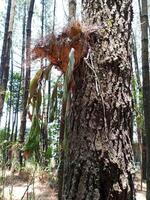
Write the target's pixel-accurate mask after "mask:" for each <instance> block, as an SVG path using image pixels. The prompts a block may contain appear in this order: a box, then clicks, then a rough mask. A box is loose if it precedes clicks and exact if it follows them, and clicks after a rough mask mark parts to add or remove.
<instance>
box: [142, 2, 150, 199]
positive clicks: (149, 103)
mask: <svg viewBox="0 0 150 200" xmlns="http://www.w3.org/2000/svg"><path fill="white" fill-rule="evenodd" d="M141 31H142V76H143V106H144V131H145V135H146V141H147V143H146V148H147V166H146V167H147V170H146V171H147V173H146V174H147V177H146V179H147V200H150V77H149V76H150V75H149V60H148V59H149V56H148V5H147V0H142V8H141Z"/></svg>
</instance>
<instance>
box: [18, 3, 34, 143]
mask: <svg viewBox="0 0 150 200" xmlns="http://www.w3.org/2000/svg"><path fill="white" fill-rule="evenodd" d="M34 2H35V0H31V1H30V6H29V11H28V19H27V26H26V75H25V87H24V94H23V111H22V116H21V125H20V134H19V136H20V138H19V141H20V142H21V143H23V142H24V136H25V130H26V116H27V100H28V92H29V85H30V71H31V69H30V66H31V58H30V54H31V52H30V46H31V24H32V16H33V9H34Z"/></svg>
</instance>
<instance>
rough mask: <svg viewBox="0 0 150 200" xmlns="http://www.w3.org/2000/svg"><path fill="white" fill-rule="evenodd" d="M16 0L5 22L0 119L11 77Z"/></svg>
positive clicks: (12, 0) (0, 78)
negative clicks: (10, 67)
mask: <svg viewBox="0 0 150 200" xmlns="http://www.w3.org/2000/svg"><path fill="white" fill-rule="evenodd" d="M15 6H16V1H15V0H9V1H8V6H7V15H6V21H5V33H4V40H3V47H2V55H1V65H0V118H1V116H2V110H3V105H4V98H5V92H6V89H7V82H8V77H9V60H10V49H11V45H12V31H13V24H14V16H15Z"/></svg>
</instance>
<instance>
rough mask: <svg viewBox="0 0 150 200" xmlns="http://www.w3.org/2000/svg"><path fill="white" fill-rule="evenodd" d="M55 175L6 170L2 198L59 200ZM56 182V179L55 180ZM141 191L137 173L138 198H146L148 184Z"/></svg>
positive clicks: (138, 199) (3, 199) (0, 191)
mask: <svg viewBox="0 0 150 200" xmlns="http://www.w3.org/2000/svg"><path fill="white" fill-rule="evenodd" d="M53 178H54V177H52V176H51V178H49V174H48V173H47V172H41V173H38V174H37V173H36V174H32V175H31V173H29V172H21V173H13V174H12V173H11V172H9V171H8V172H6V178H5V183H4V186H5V187H4V190H3V185H2V184H1V185H0V194H1V195H0V196H2V191H4V193H3V194H4V195H3V198H1V197H0V200H33V199H34V200H57V192H56V190H55V189H54V188H55V187H56V186H55V183H52V182H53V180H54V179H55V178H54V179H53ZM54 182H56V180H54ZM142 186H143V188H142V191H141V183H140V175H139V173H137V174H136V178H135V187H136V191H137V192H136V200H146V197H145V194H146V184H145V183H143V184H142Z"/></svg>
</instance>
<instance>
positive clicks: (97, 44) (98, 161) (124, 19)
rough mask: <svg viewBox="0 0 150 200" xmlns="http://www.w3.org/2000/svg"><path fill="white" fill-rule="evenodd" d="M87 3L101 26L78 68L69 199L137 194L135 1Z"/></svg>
mask: <svg viewBox="0 0 150 200" xmlns="http://www.w3.org/2000/svg"><path fill="white" fill-rule="evenodd" d="M82 4H83V14H84V19H85V21H86V22H87V19H88V23H89V24H90V25H93V24H94V26H97V28H98V31H97V32H95V33H94V34H93V36H92V38H91V41H92V42H91V43H90V47H89V52H88V54H89V57H87V60H86V59H84V60H83V62H82V63H81V64H80V66H79V67H78V69H77V70H76V71H75V72H74V79H75V83H76V90H75V92H74V93H73V94H72V104H71V108H70V113H69V116H68V117H67V118H68V119H69V125H68V127H67V136H66V137H67V138H68V142H67V143H66V145H65V165H64V169H65V174H64V187H63V199H64V200H71V199H73V200H81V199H82V200H84V199H86V200H106V199H107V200H132V199H134V187H133V156H132V147H131V142H130V133H131V116H132V110H131V106H132V103H131V91H130V87H131V45H130V43H131V37H130V36H131V20H132V8H131V1H130V0H122V1H121V0H116V1H104V0H101V1H99V0H96V1H94V0H93V1H89V0H83V1H82Z"/></svg>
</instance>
